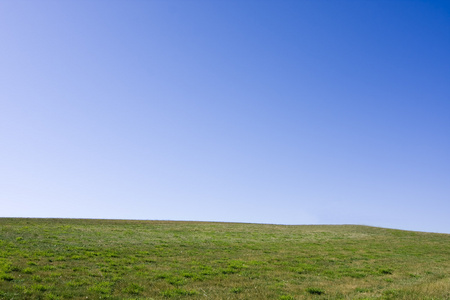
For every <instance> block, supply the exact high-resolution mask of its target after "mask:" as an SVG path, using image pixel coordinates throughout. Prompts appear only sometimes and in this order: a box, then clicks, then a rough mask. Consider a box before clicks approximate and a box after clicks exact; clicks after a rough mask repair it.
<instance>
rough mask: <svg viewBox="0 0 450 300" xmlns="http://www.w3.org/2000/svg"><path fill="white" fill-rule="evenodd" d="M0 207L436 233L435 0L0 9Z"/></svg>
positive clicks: (446, 6) (447, 91)
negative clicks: (342, 225) (372, 227)
mask: <svg viewBox="0 0 450 300" xmlns="http://www.w3.org/2000/svg"><path fill="white" fill-rule="evenodd" d="M0 41H1V43H0V141H1V142H0V143H1V146H0V203H1V205H0V206H1V208H0V216H3V217H69V218H121V219H124V218H131V219H167V220H202V221H233V222H234V221H236V222H259V223H277V224H366V225H373V226H382V227H392V228H400V229H408V230H422V231H434V232H445V233H450V213H449V212H450V55H449V53H450V3H449V2H448V1H260V0H258V1H250V0H249V1H194V0H190V1H181V0H180V1H100V0H99V1H2V2H1V3H0Z"/></svg>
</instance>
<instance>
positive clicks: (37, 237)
mask: <svg viewBox="0 0 450 300" xmlns="http://www.w3.org/2000/svg"><path fill="white" fill-rule="evenodd" d="M449 245H450V235H448V234H434V233H421V232H409V231H400V230H392V229H384V228H374V227H367V226H350V225H343V226H282V225H258V224H236V223H203V222H168V221H167V222H166V221H164V222H163V221H125V220H75V219H12V218H0V299H130V300H131V299H450V247H449Z"/></svg>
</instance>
